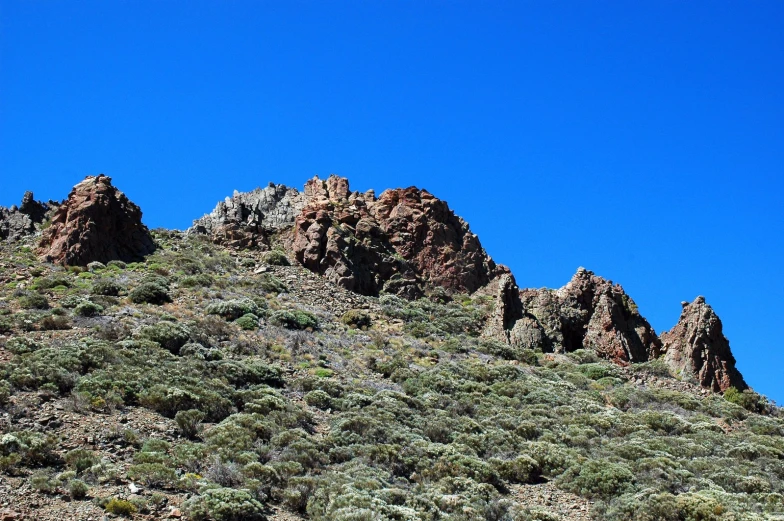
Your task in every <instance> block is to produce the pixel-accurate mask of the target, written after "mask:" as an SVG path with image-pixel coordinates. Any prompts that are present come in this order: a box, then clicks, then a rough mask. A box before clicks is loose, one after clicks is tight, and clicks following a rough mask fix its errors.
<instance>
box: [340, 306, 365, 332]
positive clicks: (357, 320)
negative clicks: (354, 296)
mask: <svg viewBox="0 0 784 521" xmlns="http://www.w3.org/2000/svg"><path fill="white" fill-rule="evenodd" d="M340 321H341V322H343V323H344V324H346V325H347V326H351V327H353V328H354V329H363V328H368V327H370V324H371V320H370V315H368V314H367V313H366V312H365V311H362V310H360V309H350V310H348V311H346V312H345V313H343V316H342V317H340Z"/></svg>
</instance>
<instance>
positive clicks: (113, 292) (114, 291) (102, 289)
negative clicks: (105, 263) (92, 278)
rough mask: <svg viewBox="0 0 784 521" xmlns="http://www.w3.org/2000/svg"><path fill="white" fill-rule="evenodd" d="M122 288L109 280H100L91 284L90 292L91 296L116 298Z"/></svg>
mask: <svg viewBox="0 0 784 521" xmlns="http://www.w3.org/2000/svg"><path fill="white" fill-rule="evenodd" d="M122 290H123V288H122V287H121V286H120V285H119V284H117V283H116V282H115V281H113V280H110V279H101V280H98V281H96V282H94V283H93V287H92V289H91V290H90V292H91V293H92V294H93V295H103V296H106V297H116V296H118V295H119V294H120V292H121V291H122Z"/></svg>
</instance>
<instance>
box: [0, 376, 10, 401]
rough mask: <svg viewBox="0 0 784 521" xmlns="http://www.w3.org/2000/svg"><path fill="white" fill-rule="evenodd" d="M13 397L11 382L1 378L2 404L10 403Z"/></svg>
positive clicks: (0, 397) (0, 399) (0, 396)
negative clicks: (9, 400)
mask: <svg viewBox="0 0 784 521" xmlns="http://www.w3.org/2000/svg"><path fill="white" fill-rule="evenodd" d="M10 397H11V384H9V383H8V382H6V381H4V380H0V406H3V405H5V404H7V403H8V399H9V398H10Z"/></svg>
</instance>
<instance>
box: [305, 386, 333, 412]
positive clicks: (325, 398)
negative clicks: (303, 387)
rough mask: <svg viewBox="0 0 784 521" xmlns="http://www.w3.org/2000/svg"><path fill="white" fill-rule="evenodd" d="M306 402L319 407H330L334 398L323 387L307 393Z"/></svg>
mask: <svg viewBox="0 0 784 521" xmlns="http://www.w3.org/2000/svg"><path fill="white" fill-rule="evenodd" d="M305 403H307V404H308V405H310V406H311V407H316V408H317V409H329V408H330V406H331V403H332V398H331V397H330V396H329V395H328V394H327V393H325V392H324V391H322V390H321V389H316V390H314V391H310V392H309V393H307V394H306V395H305Z"/></svg>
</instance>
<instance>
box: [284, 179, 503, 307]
mask: <svg viewBox="0 0 784 521" xmlns="http://www.w3.org/2000/svg"><path fill="white" fill-rule="evenodd" d="M305 197H306V200H307V204H306V205H305V207H304V208H303V209H302V212H301V213H300V214H299V216H297V218H296V222H295V226H294V231H293V237H292V241H291V250H292V253H293V254H294V256H295V258H296V259H297V260H298V261H299V262H300V263H301V264H302V265H303V266H305V267H306V268H308V269H310V270H311V271H314V272H317V273H321V274H323V275H324V276H325V277H327V278H328V279H330V280H332V281H333V282H335V283H336V284H338V285H339V286H341V287H344V288H346V289H349V290H351V291H356V292H358V293H361V294H364V295H377V294H378V293H379V291H381V290H384V291H386V292H389V293H396V294H398V295H401V296H405V297H408V298H414V297H417V296H420V295H421V294H422V293H423V290H424V289H425V288H426V287H427V286H431V287H442V288H445V289H448V290H454V291H467V292H473V291H475V290H477V289H478V288H480V287H482V286H484V285H486V284H487V283H488V282H489V281H490V280H491V279H492V278H494V277H495V276H497V275H500V274H502V273H505V272H507V271H508V270H506V268H504V267H499V266H496V264H495V263H494V262H493V261H492V259H490V257H489V256H488V255H487V253H485V251H484V250H483V249H482V246H481V244H480V243H479V239H478V238H477V237H476V235H474V234H473V233H471V231H470V230H469V228H468V225H467V224H466V223H465V221H463V220H462V219H460V218H459V217H457V216H456V215H455V214H454V212H452V211H451V210H450V209H449V207H448V206H447V204H446V203H445V202H444V201H441V200H440V199H438V198H436V197H434V196H433V195H431V194H430V193H429V192H427V191H426V190H420V189H418V188H413V187H412V188H405V189H396V190H387V191H385V192H384V193H382V194H381V196H380V197H379V198H378V199H376V197H375V194H374V193H373V192H372V191H368V192H366V193H360V192H351V191H350V190H349V185H348V181H347V180H346V179H345V178H341V177H338V176H330V177H329V178H328V179H327V180H326V181H323V180H321V179H319V178H318V177H316V178H313V179H311V180H310V181H308V183H307V184H306V185H305Z"/></svg>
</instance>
